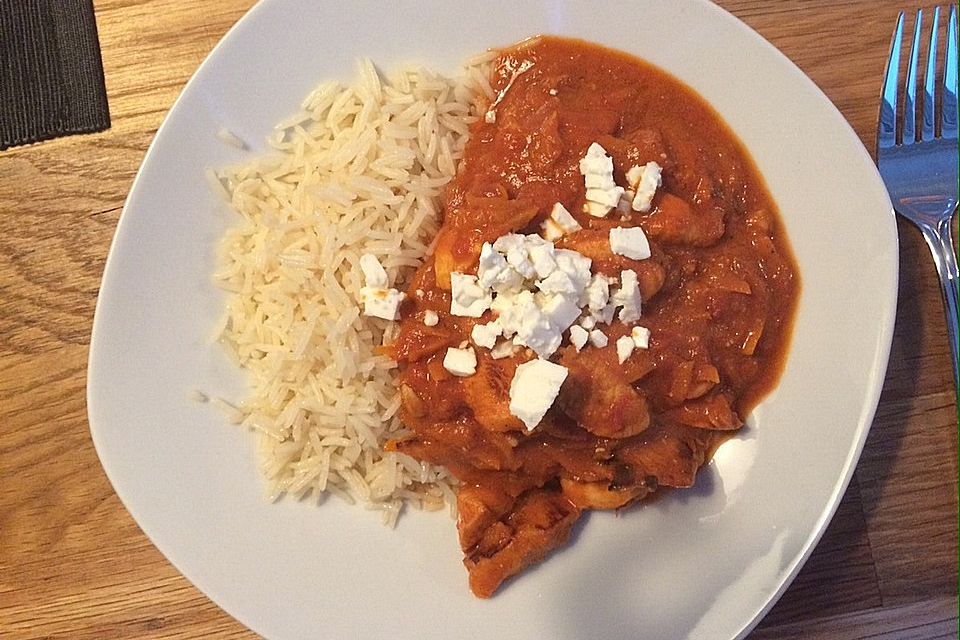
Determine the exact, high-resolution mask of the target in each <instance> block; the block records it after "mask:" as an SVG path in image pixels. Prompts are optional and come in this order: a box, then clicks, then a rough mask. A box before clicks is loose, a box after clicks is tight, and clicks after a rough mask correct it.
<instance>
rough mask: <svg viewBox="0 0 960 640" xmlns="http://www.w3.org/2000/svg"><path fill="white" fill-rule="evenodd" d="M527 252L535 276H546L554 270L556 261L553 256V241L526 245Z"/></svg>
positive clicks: (541, 277)
mask: <svg viewBox="0 0 960 640" xmlns="http://www.w3.org/2000/svg"><path fill="white" fill-rule="evenodd" d="M527 253H528V254H529V255H530V262H531V264H533V270H534V271H535V272H536V277H537V278H540V279H543V278H546V277H547V276H549V275H550V274H551V273H553V272H554V271H556V269H557V261H556V260H555V259H554V257H553V254H554V249H553V243H551V242H546V243H544V244H535V245H531V246H529V247H527Z"/></svg>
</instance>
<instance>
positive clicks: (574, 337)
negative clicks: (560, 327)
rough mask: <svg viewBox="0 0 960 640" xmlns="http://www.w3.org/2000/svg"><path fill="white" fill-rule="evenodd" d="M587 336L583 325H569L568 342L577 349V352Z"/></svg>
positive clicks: (585, 342)
mask: <svg viewBox="0 0 960 640" xmlns="http://www.w3.org/2000/svg"><path fill="white" fill-rule="evenodd" d="M589 338H590V334H589V333H588V332H587V330H586V329H584V328H583V327H579V326H577V325H573V326H572V327H570V344H572V345H573V348H574V349H576V350H577V353H580V349H583V345H585V344H587V340H588V339H589Z"/></svg>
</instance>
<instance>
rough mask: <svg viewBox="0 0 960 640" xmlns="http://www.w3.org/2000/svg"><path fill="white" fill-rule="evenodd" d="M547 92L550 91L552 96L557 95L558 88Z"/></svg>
mask: <svg viewBox="0 0 960 640" xmlns="http://www.w3.org/2000/svg"><path fill="white" fill-rule="evenodd" d="M547 93H549V94H550V95H552V96H555V95H557V90H556V89H550V91H548V92H547Z"/></svg>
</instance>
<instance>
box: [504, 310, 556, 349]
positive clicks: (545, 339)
mask: <svg viewBox="0 0 960 640" xmlns="http://www.w3.org/2000/svg"><path fill="white" fill-rule="evenodd" d="M513 341H514V344H518V345H524V346H527V347H530V348H531V349H533V350H534V352H535V353H536V354H537V355H538V356H540V357H541V358H548V357H550V356H551V355H552V354H553V352H554V351H556V350H557V349H559V348H560V343H561V342H563V335H562V334H561V333H560V332H559V331H557V328H556V327H554V326H553V324H552V323H551V322H550V318H548V317H547V316H546V314H544V313H541V312H540V310H539V309H538V310H537V312H536V313H529V314H525V315H524V316H523V318H522V321H521V324H520V327H519V329H518V330H517V335H516V336H514V338H513Z"/></svg>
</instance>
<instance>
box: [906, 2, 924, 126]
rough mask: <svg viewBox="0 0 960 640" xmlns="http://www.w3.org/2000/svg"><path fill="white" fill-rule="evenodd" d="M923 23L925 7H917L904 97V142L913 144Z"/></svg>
mask: <svg viewBox="0 0 960 640" xmlns="http://www.w3.org/2000/svg"><path fill="white" fill-rule="evenodd" d="M922 25H923V9H917V21H916V22H915V23H914V25H913V46H911V47H910V62H909V64H908V65H907V87H906V91H905V92H904V97H903V144H912V143H913V142H914V141H915V140H916V137H917V61H918V60H919V58H920V27H921V26H922Z"/></svg>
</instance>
